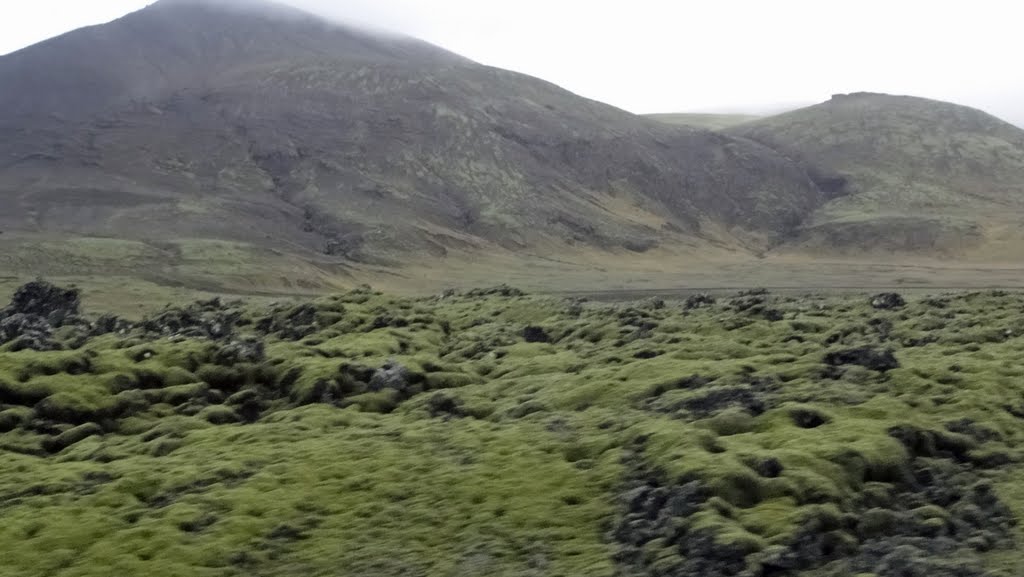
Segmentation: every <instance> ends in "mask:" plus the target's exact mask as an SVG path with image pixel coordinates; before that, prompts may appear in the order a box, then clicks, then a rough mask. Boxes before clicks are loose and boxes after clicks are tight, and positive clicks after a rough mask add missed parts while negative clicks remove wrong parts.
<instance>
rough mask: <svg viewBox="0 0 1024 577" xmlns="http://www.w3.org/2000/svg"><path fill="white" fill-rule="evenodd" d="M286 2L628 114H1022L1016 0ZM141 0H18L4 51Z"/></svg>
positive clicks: (1023, 118) (3, 38) (4, 31)
mask: <svg viewBox="0 0 1024 577" xmlns="http://www.w3.org/2000/svg"><path fill="white" fill-rule="evenodd" d="M179 1H180V0H179ZM231 1H232V2H237V1H239V0H231ZM287 3H288V4H292V5H294V6H297V7H300V8H303V9H305V10H309V11H311V12H315V13H318V14H321V15H324V16H326V17H329V18H332V19H335V20H339V21H345V22H350V23H355V24H359V25H362V26H366V27H372V28H374V29H378V30H388V31H396V32H400V33H404V34H409V35H412V36H417V37H420V38H422V39H424V40H427V41H430V42H433V43H434V44H438V45H440V46H442V47H444V48H447V49H449V50H452V51H454V52H458V53H460V54H462V55H464V56H467V57H469V58H472V59H474V60H477V61H479V62H482V63H485V64H490V65H494V66H499V67H502V68H509V69H512V70H516V71H520V72H525V73H528V74H531V75H534V76H539V77H541V78H544V79H546V80H550V81H552V82H555V83H557V84H560V85H562V86H564V87H566V88H568V89H570V90H572V91H574V92H577V93H579V94H582V95H584V96H588V97H590V98H594V99H597V100H602V101H604V102H608V103H610V104H614V105H616V106H620V107H622V108H625V109H627V110H631V111H634V112H673V111H708V112H753V113H758V112H770V111H776V110H779V109H784V108H787V107H792V106H800V105H804V104H807V103H811V102H817V101H822V100H825V99H827V98H829V97H830V96H831V95H832V94H834V93H845V92H854V91H862V90H864V91H874V92H889V93H898V94H912V95H916V96H926V97H930V98H936V99H941V100H950V101H954V102H958V103H961V104H967V105H970V106H975V107H978V108H982V109H985V110H987V111H989V112H992V113H994V114H996V115H999V116H1002V117H1003V118H1005V119H1007V120H1011V121H1014V122H1016V123H1018V124H1024V75H1021V74H1020V73H1019V72H1018V70H1019V65H1018V62H1017V60H1018V56H1019V53H1020V50H1019V46H1018V41H1017V38H1018V31H1017V28H1018V27H1019V23H1020V22H1021V21H1022V16H1024V7H1021V6H1018V5H1017V3H1014V2H1006V1H1004V0H974V1H973V2H970V3H965V2H954V1H948V0H937V1H936V0H932V1H925V0H901V1H899V2H893V1H891V0H884V1H883V0H863V1H861V2H858V3H853V4H851V3H838V2H821V1H820V0H819V1H812V0H775V1H774V2H763V1H760V0H714V1H712V0H707V1H701V2H697V1H689V0H678V1H672V0H630V1H628V2H625V1H612V0H606V1H600V2H594V1H583V0H517V1H514V2H513V1H510V0H430V1H427V0H288V1H287ZM146 4H148V2H147V1H145V0H96V1H93V2H88V3H85V2H80V1H79V0H35V1H34V2H32V3H25V4H21V5H20V7H19V8H17V9H15V10H9V11H7V13H6V14H5V17H4V19H3V21H2V22H0V53H6V52H10V51H13V50H16V49H18V48H20V47H22V46H25V45H28V44H31V43H33V42H36V41H39V40H42V39H44V38H46V37H49V36H53V35H55V34H58V33H61V32H64V31H67V30H70V29H73V28H76V27H79V26H83V25H87V24H94V23H98V22H104V21H108V20H110V19H113V18H116V17H118V16H120V15H122V14H124V13H127V12H130V11H132V10H135V9H139V8H142V7H144V6H145V5H146Z"/></svg>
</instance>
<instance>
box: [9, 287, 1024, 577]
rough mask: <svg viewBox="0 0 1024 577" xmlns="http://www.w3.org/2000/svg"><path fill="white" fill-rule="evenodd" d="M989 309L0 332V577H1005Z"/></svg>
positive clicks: (619, 308)
mask: <svg viewBox="0 0 1024 577" xmlns="http://www.w3.org/2000/svg"><path fill="white" fill-rule="evenodd" d="M1022 307H1024V298H1022V297H1021V295H1020V294H1016V293H1014V294H1008V293H996V292H982V293H964V294H946V295H935V296H931V297H927V298H918V299H914V300H912V301H911V302H909V303H905V302H904V300H903V299H902V298H901V297H900V296H899V295H895V294H883V295H879V296H877V297H874V298H866V297H863V296H850V297H840V296H831V297H830V296H814V295H807V296H801V297H782V296H773V295H771V294H767V293H765V292H763V291H749V292H746V293H742V294H735V295H732V296H728V297H722V298H719V299H717V300H716V299H715V298H713V297H710V296H708V295H694V296H693V297H691V298H689V299H687V300H685V301H678V302H664V301H661V300H659V299H649V300H645V301H636V302H628V303H621V304H614V305H611V304H596V303H589V302H585V301H580V300H572V299H557V298H550V297H536V296H529V295H523V294H522V293H521V292H520V291H517V290H515V289H512V288H509V287H498V288H495V289H492V290H482V291H469V292H462V293H447V294H445V295H442V296H438V297H431V298H421V299H405V298H395V297H391V296H388V295H385V294H381V293H378V292H375V291H372V290H369V289H365V288H364V289H359V290H355V291H351V292H346V293H341V294H335V295H332V296H327V297H324V298H320V299H317V300H314V301H310V302H305V303H295V304H287V305H285V304H278V305H268V306H260V307H256V306H246V305H242V304H239V303H226V302H222V301H219V300H210V301H204V302H197V303H194V304H191V305H188V306H183V307H171V308H168V309H166V310H164V311H162V312H160V313H159V314H154V315H152V316H150V317H149V318H147V319H146V320H144V321H141V322H136V323H128V322H125V321H122V320H119V319H117V318H116V317H111V316H104V317H102V318H95V317H82V316H81V315H82V313H81V311H80V310H79V302H78V294H77V292H76V291H74V290H63V289H58V288H56V287H52V286H50V285H47V284H45V283H33V284H31V285H28V286H26V287H23V288H22V289H20V290H19V291H18V292H17V294H16V295H15V297H14V299H13V301H12V304H11V305H10V306H9V307H8V308H6V309H3V311H2V313H0V342H2V343H4V344H3V345H2V346H3V348H2V349H0V430H2V431H3V432H2V433H0V447H2V449H3V451H4V455H5V462H4V467H3V473H2V474H0V511H3V517H4V520H5V522H4V523H3V525H2V526H0V558H2V559H3V560H4V562H3V563H2V564H0V574H2V575H11V576H18V577H25V576H32V575H40V576H42V575H47V576H62V577H63V576H87V575H96V576H100V575H102V576H106V575H110V574H111V573H125V574H145V575H153V576H161V575H211V576H213V575H217V576H221V575H268V576H269V575H282V576H284V575H339V574H344V575H375V576H382V575H403V576H407V575H480V576H483V575H488V576H494V575H538V576H540V575H545V576H555V575H561V576H566V577H569V576H576V575H594V576H600V575H607V576H611V575H635V576H655V575H702V576H719V575H720V576H726V575H730V576H731V575H749V576H769V575H771V576H785V575H806V576H811V575H814V576H836V577H839V576H843V577H845V576H849V575H855V574H863V575H869V574H872V575H878V576H880V577H897V576H905V575H936V576H938V575H943V576H945V575H950V576H952V575H956V576H962V577H974V576H997V575H1004V576H1010V575H1018V574H1020V573H1021V571H1022V570H1024V556H1022V555H1021V553H1020V550H1021V548H1020V543H1021V541H1020V540H1021V537H1022V536H1021V535H1020V527H1019V523H1018V520H1019V519H1020V516H1021V515H1022V514H1024V493H1022V492H1021V489H1020V486H1019V482H1018V481H1019V479H1020V475H1021V474H1022V472H1024V471H1022V470H1021V464H1020V463H1021V454H1020V449H1019V446H1020V443H1021V441H1022V440H1024V421H1022V418H1024V388H1022V386H1021V384H1020V383H1021V377H1022V371H1021V368H1020V367H1021V363H1022V362H1024V343H1022V340H1021V336H1020V335H1024V321H1022V320H1021V316H1020V312H1021V310H1022Z"/></svg>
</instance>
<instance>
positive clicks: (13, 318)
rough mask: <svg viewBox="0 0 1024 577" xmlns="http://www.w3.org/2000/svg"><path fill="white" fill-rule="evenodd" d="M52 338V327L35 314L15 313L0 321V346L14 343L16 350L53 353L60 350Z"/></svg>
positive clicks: (13, 346)
mask: <svg viewBox="0 0 1024 577" xmlns="http://www.w3.org/2000/svg"><path fill="white" fill-rule="evenodd" d="M52 337H53V326H51V325H50V323H49V322H47V320H46V319H45V318H44V317H42V316H40V315H35V314H25V313H15V314H12V315H10V316H8V317H6V318H4V319H2V320H0V345H2V344H7V343H10V342H12V341H16V342H15V343H14V345H12V348H14V349H16V350H26V349H27V350H33V351H53V350H58V349H60V348H61V347H60V345H59V344H57V343H55V342H54V341H53V339H52Z"/></svg>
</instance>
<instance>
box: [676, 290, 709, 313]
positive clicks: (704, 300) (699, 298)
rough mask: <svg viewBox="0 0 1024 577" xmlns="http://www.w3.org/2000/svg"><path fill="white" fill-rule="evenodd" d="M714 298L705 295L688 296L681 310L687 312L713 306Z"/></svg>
mask: <svg viewBox="0 0 1024 577" xmlns="http://www.w3.org/2000/svg"><path fill="white" fill-rule="evenodd" d="M715 302H716V301H715V297H713V296H711V295H709V294H707V293H699V294H695V295H690V296H689V297H688V298H687V299H686V302H685V303H684V304H683V308H685V309H687V310H692V309H699V308H703V307H709V306H712V305H714V304H715Z"/></svg>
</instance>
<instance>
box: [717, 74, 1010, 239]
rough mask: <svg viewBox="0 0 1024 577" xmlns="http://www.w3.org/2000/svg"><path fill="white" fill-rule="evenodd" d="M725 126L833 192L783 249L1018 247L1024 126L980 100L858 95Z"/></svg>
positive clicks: (823, 188)
mask: <svg viewBox="0 0 1024 577" xmlns="http://www.w3.org/2000/svg"><path fill="white" fill-rule="evenodd" d="M726 132H727V133H728V134H731V135H733V136H738V137H744V138H749V139H751V140H753V141H756V142H758V143H760V144H764V145H765V146H769V147H771V148H773V149H775V150H778V151H779V152H781V153H783V154H785V155H787V156H789V157H790V158H792V159H794V160H797V161H798V162H801V163H802V164H804V165H805V166H806V167H808V170H809V172H810V173H811V175H812V177H813V178H814V179H815V180H816V182H817V184H818V185H819V186H820V187H821V188H822V190H823V192H825V193H826V194H827V195H829V196H830V197H831V200H830V202H829V203H828V204H826V205H825V206H823V207H822V208H821V209H819V210H817V211H815V212H813V213H812V214H811V215H809V217H808V218H807V220H806V221H805V222H804V223H803V225H802V226H801V227H800V228H799V232H798V233H797V235H796V236H795V237H794V238H793V239H790V240H789V241H787V243H786V245H787V246H789V247H794V246H795V247H799V248H802V249H810V250H812V251H818V250H827V251H830V252H836V251H838V252H843V253H847V254H864V253H871V252H875V251H881V252H893V251H896V252H912V253H919V254H957V255H967V256H971V255H973V256H974V257H977V258H1008V257H1012V256H1014V255H1019V254H1020V252H1019V251H1020V249H1021V246H1024V245H1022V244H1021V243H1022V241H1024V236H1022V234H1021V228H1020V226H1019V225H1020V223H1021V222H1022V219H1024V130H1021V129H1020V128H1018V127H1016V126H1013V125H1011V124H1009V123H1007V122H1004V121H1002V120H999V119H998V118H995V117H993V116H991V115H989V114H986V113H984V112H981V111H979V110H975V109H972V108H967V107H964V106H958V105H954V104H949V103H945V102H938V101H934V100H927V99H924V98H915V97H909V96H891V95H885V94H872V93H857V94H849V95H837V96H835V97H833V98H832V99H831V100H830V101H828V102H825V103H823V104H819V105H815V106H811V107H808V108H803V109H800V110H796V111H793V112H789V113H786V114H781V115H778V116H773V117H769V118H764V119H760V120H756V121H753V122H749V123H745V124H742V125H738V126H734V127H732V128H729V129H727V130H726Z"/></svg>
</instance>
